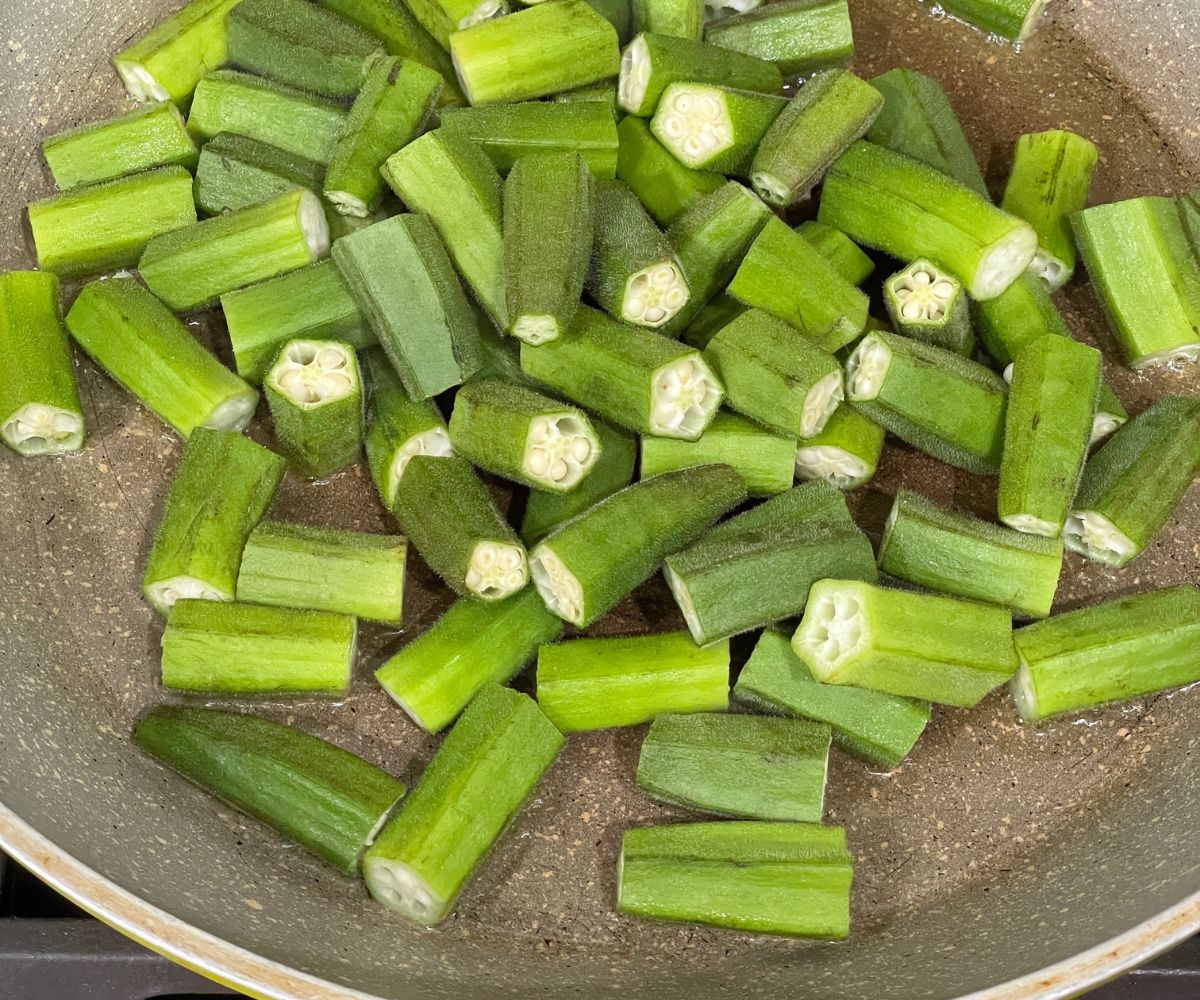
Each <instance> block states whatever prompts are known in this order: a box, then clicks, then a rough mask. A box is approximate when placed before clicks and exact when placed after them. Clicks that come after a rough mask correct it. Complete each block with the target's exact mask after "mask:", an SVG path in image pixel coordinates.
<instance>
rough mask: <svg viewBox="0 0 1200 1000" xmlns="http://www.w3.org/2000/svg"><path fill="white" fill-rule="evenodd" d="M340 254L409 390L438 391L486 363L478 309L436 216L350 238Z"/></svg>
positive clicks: (395, 221) (336, 252) (417, 393)
mask: <svg viewBox="0 0 1200 1000" xmlns="http://www.w3.org/2000/svg"><path fill="white" fill-rule="evenodd" d="M333 259H334V262H335V263H336V264H337V266H338V270H340V271H341V273H342V277H343V278H345V279H346V283H347V285H349V286H350V291H351V294H352V295H353V296H354V298H355V300H356V301H357V302H358V306H359V309H360V310H361V311H362V313H363V315H364V316H366V317H367V321H368V322H369V323H370V325H371V328H372V329H373V330H374V331H375V336H376V338H377V339H378V341H379V345H380V346H381V347H382V348H383V350H384V353H385V354H387V356H388V359H389V360H390V361H391V362H392V365H393V366H394V367H395V369H396V372H397V373H398V374H399V376H400V380H401V382H403V384H404V388H405V390H406V391H407V392H408V393H409V395H411V396H413V397H414V398H418V399H425V398H427V397H430V396H436V395H437V394H438V393H439V392H443V391H445V390H446V389H449V388H451V387H452V386H456V385H459V384H460V383H462V382H463V381H465V380H466V379H467V378H469V377H470V376H471V375H472V374H474V373H475V371H477V370H478V368H479V364H480V352H479V337H478V326H477V324H476V321H475V316H474V313H473V312H472V310H471V306H470V303H469V302H468V301H467V297H466V294H465V293H464V292H463V289H462V286H461V285H460V284H459V283H458V277H457V275H456V274H455V273H454V267H453V265H452V264H451V262H450V257H449V255H448V254H447V252H446V247H445V245H444V244H443V243H442V240H441V239H440V238H439V236H438V233H437V230H436V228H435V227H434V224H433V222H432V221H431V220H430V219H429V217H428V216H424V215H397V216H394V217H392V218H390V219H388V220H387V221H385V222H379V223H376V224H375V225H373V226H368V227H367V228H366V229H363V230H361V231H360V232H357V233H354V234H353V235H351V236H346V237H343V238H342V239H340V240H338V241H337V242H336V243H335V244H334V246H333Z"/></svg>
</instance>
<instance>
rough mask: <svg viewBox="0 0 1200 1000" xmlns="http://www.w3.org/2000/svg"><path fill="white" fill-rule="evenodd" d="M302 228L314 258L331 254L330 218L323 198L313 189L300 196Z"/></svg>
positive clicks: (317, 258) (318, 258)
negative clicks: (326, 212) (326, 214)
mask: <svg viewBox="0 0 1200 1000" xmlns="http://www.w3.org/2000/svg"><path fill="white" fill-rule="evenodd" d="M300 230H301V231H302V232H303V233H304V239H305V241H306V242H307V243H308V249H309V251H310V252H311V253H312V259H313V260H320V259H321V258H322V257H326V256H328V255H329V245H330V242H331V240H330V236H329V220H328V219H327V218H326V216H325V207H324V206H323V205H322V204H321V199H320V198H318V197H317V196H316V195H315V194H313V193H312V192H311V191H305V192H304V193H303V195H302V196H301V198H300Z"/></svg>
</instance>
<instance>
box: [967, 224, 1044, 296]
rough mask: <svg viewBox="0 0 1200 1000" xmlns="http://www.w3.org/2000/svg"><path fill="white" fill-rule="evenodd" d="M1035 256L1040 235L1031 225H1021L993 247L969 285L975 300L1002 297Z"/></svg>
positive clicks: (985, 254) (982, 260)
mask: <svg viewBox="0 0 1200 1000" xmlns="http://www.w3.org/2000/svg"><path fill="white" fill-rule="evenodd" d="M1036 253H1037V233H1036V232H1034V230H1033V228H1032V227H1030V226H1019V227H1017V228H1016V229H1014V230H1013V231H1012V232H1011V233H1009V234H1008V235H1007V236H1005V237H1004V238H1003V239H1001V240H998V241H997V242H996V243H994V244H992V246H991V247H989V248H988V250H987V251H986V252H985V253H984V255H983V258H982V259H981V260H980V262H979V269H978V270H977V271H976V272H975V278H974V280H973V281H972V282H971V283H970V290H971V295H972V297H974V298H976V299H979V300H980V301H986V300H988V299H994V298H996V296H998V295H1001V294H1003V292H1004V291H1005V289H1007V288H1008V287H1009V286H1010V285H1011V284H1012V283H1013V282H1014V281H1015V280H1016V279H1017V278H1019V277H1020V276H1021V273H1022V272H1023V271H1024V270H1025V269H1026V268H1028V266H1029V262H1030V261H1031V260H1033V256H1034V254H1036ZM964 280H965V279H964Z"/></svg>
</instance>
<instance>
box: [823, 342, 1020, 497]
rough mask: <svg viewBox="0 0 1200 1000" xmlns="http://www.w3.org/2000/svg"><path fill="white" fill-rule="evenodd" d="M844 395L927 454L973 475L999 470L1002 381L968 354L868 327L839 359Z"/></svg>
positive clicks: (1003, 404)
mask: <svg viewBox="0 0 1200 1000" xmlns="http://www.w3.org/2000/svg"><path fill="white" fill-rule="evenodd" d="M846 398H847V399H848V400H849V401H850V402H851V403H852V404H854V407H855V408H856V409H858V410H861V411H862V413H863V414H865V415H866V416H867V417H870V418H871V419H872V420H874V421H875V422H876V423H877V424H882V425H883V427H884V428H885V429H886V430H889V431H891V432H892V433H893V434H895V435H896V437H898V438H900V439H901V440H902V441H905V442H907V443H908V444H910V445H912V446H913V447H914V448H918V449H920V450H921V451H923V452H925V453H926V454H927V455H932V456H933V457H934V458H939V459H941V460H942V461H943V462H946V463H948V464H950V465H953V466H954V467H955V468H959V469H965V470H966V471H968V472H974V473H977V474H979V475H991V474H995V473H996V472H999V471H1000V457H1001V453H1002V452H1003V450H1004V413H1005V409H1006V408H1007V405H1008V386H1007V385H1006V384H1005V382H1004V379H1002V378H1001V377H1000V376H999V375H997V374H996V373H995V372H993V371H992V370H991V369H989V368H985V367H984V366H983V365H981V364H978V363H977V362H975V361H971V360H970V359H969V358H964V357H962V356H961V355H959V354H955V353H954V352H953V351H947V350H945V349H944V348H941V347H934V346H933V345H932V344H925V343H922V342H921V341H919V340H909V339H908V338H907V337H900V336H897V335H896V334H894V333H884V332H882V331H877V332H874V333H869V334H867V335H866V336H865V337H864V338H863V339H862V340H861V341H859V344H858V346H857V347H856V348H855V349H854V353H853V354H851V355H850V357H849V358H848V359H847V361H846Z"/></svg>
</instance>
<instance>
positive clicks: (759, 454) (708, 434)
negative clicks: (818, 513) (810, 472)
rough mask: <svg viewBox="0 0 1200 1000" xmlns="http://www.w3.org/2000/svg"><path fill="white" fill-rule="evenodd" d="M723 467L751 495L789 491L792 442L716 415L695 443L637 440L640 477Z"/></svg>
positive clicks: (729, 416) (732, 416) (741, 420)
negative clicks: (739, 478) (730, 470)
mask: <svg viewBox="0 0 1200 1000" xmlns="http://www.w3.org/2000/svg"><path fill="white" fill-rule="evenodd" d="M715 464H720V465H728V466H729V467H730V468H732V469H733V470H734V471H735V472H737V473H738V475H740V476H741V477H742V478H743V479H744V480H745V481H746V490H747V492H749V494H750V495H751V496H771V495H772V494H775V493H782V492H783V491H784V490H787V489H791V486H792V477H793V475H794V474H795V467H796V439H795V438H794V437H789V436H788V435H786V434H780V433H779V432H778V431H775V430H771V429H769V428H766V427H763V426H762V425H761V424H757V423H755V422H754V421H753V420H748V419H747V418H746V417H743V416H740V415H739V414H736V413H724V412H722V413H718V414H717V415H716V417H714V418H713V422H712V423H711V424H709V425H708V430H706V431H705V432H704V433H703V434H701V435H700V437H698V438H697V439H696V440H695V441H679V440H676V439H672V438H661V437H644V438H642V463H641V478H642V479H649V478H650V477H651V476H657V475H659V474H661V473H663V472H674V471H675V470H676V469H690V468H694V467H695V466H698V465H715Z"/></svg>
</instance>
